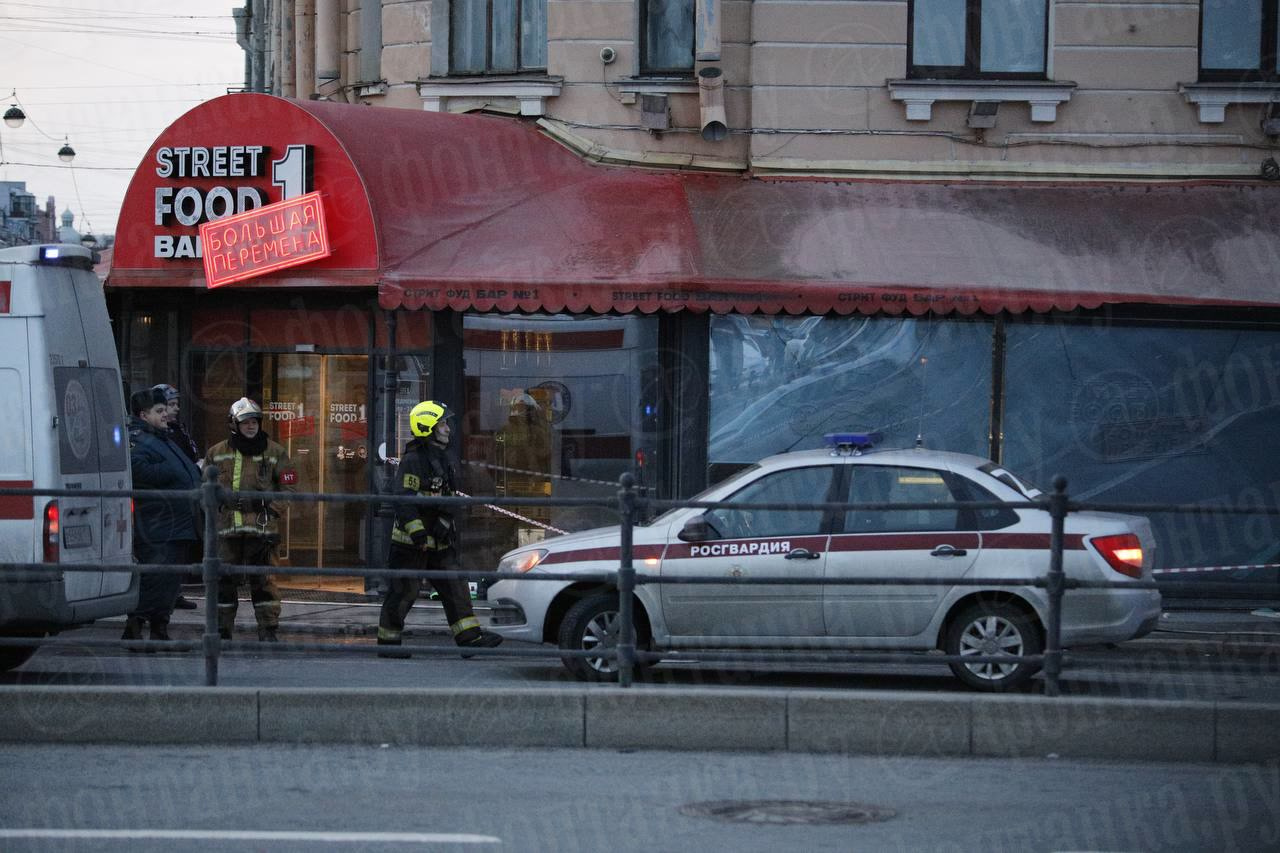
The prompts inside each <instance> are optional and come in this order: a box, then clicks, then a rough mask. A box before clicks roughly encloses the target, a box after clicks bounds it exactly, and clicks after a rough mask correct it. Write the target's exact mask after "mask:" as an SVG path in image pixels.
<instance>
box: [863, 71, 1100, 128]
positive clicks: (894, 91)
mask: <svg viewBox="0 0 1280 853" xmlns="http://www.w3.org/2000/svg"><path fill="white" fill-rule="evenodd" d="M888 86H889V97H890V98H892V99H893V100H895V101H902V102H903V103H904V104H906V107H907V121H929V120H930V119H931V118H932V117H933V102H934V101H982V102H988V103H989V102H993V101H994V102H997V103H1005V102H1019V103H1027V104H1030V105H1031V120H1032V121H1037V122H1051V121H1056V120H1057V118H1058V104H1061V103H1063V102H1065V101H1069V100H1071V93H1072V92H1073V91H1075V88H1076V84H1075V83H1072V82H1068V81H1062V82H1059V81H1054V80H1043V81H1042V80H1016V81H1012V80H890V81H888Z"/></svg>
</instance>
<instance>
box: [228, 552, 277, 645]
mask: <svg viewBox="0 0 1280 853" xmlns="http://www.w3.org/2000/svg"><path fill="white" fill-rule="evenodd" d="M274 551H275V545H274V543H272V542H271V540H269V539H264V538H263V537H261V536H223V537H221V538H220V539H219V540H218V556H219V558H221V560H222V562H223V564H224V565H238V566H270V565H273V563H272V556H273V553H274ZM244 583H247V584H248V585H249V598H250V599H252V600H253V616H254V618H255V619H256V620H257V621H258V627H259V628H261V629H270V630H272V631H274V630H275V629H276V628H278V627H280V590H279V589H277V588H276V584H275V581H273V580H271V576H270V575H223V576H222V577H220V578H218V628H219V629H220V630H221V631H223V632H224V633H229V632H230V631H231V630H232V629H234V628H235V625H236V610H238V609H239V607H240V585H241V584H244Z"/></svg>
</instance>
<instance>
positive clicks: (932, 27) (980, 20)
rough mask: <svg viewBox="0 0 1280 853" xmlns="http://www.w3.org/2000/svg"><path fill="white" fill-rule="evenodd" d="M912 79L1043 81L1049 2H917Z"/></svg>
mask: <svg viewBox="0 0 1280 853" xmlns="http://www.w3.org/2000/svg"><path fill="white" fill-rule="evenodd" d="M909 14H910V18H911V21H910V26H909V32H910V39H909V41H908V45H907V53H908V58H907V63H908V69H909V71H908V73H909V76H911V77H914V78H957V79H980V78H993V79H1043V78H1044V76H1045V70H1046V55H1047V45H1048V36H1049V25H1048V22H1049V8H1048V3H1047V2H1046V0H912V3H911V6H910V12H909Z"/></svg>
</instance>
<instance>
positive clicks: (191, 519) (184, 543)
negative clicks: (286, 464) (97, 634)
mask: <svg viewBox="0 0 1280 853" xmlns="http://www.w3.org/2000/svg"><path fill="white" fill-rule="evenodd" d="M129 411H130V413H131V414H132V417H131V418H130V419H129V453H130V467H131V469H132V471H133V487H134V488H135V489H174V490H176V489H194V488H196V487H197V486H199V485H200V469H199V468H197V467H196V466H195V463H193V462H192V461H191V460H190V459H188V458H187V456H186V454H185V453H183V452H182V450H181V449H180V448H179V447H178V446H177V445H176V444H174V443H173V439H172V438H171V437H170V433H169V424H168V421H167V412H168V406H167V404H166V401H165V399H164V392H163V391H158V390H156V389H154V388H151V389H148V390H146V391H139V392H137V393H136V394H134V395H133V396H132V397H130V398H129ZM195 540H196V509H195V503H194V502H193V501H191V500H186V499H181V498H178V499H167V498H150V499H148V498H139V499H138V501H137V509H136V511H135V513H134V521H133V555H134V557H135V558H136V559H137V561H138V562H139V563H144V564H157V563H159V564H166V565H180V564H182V563H185V562H186V561H187V558H188V555H189V554H190V550H191V546H192V543H194V542H195ZM181 581H182V579H181V577H180V576H178V575H176V574H154V573H146V574H143V575H142V578H141V582H140V584H139V590H138V608H137V609H136V610H134V611H133V612H132V613H130V614H129V618H128V621H127V622H126V623H125V628H124V634H123V636H122V637H121V639H124V640H140V639H142V623H143V621H144V620H145V621H148V622H150V623H151V639H153V640H168V639H169V630H168V629H169V617H170V615H172V613H173V603H174V600H175V599H176V598H177V597H178V590H179V589H180V588H181Z"/></svg>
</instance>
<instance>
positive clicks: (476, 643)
mask: <svg viewBox="0 0 1280 853" xmlns="http://www.w3.org/2000/svg"><path fill="white" fill-rule="evenodd" d="M453 641H454V642H455V643H457V644H458V645H459V646H460V647H462V648H464V649H491V648H493V647H494V646H496V645H499V644H500V643H501V642H502V635H501V634H495V633H493V632H492V631H486V630H484V629H483V628H468V629H467V630H465V631H462V632H461V633H459V634H458V635H457V636H455V637H454V638H453ZM462 657H463V658H464V659H466V658H471V657H475V655H469V654H467V653H466V652H463V654H462Z"/></svg>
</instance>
